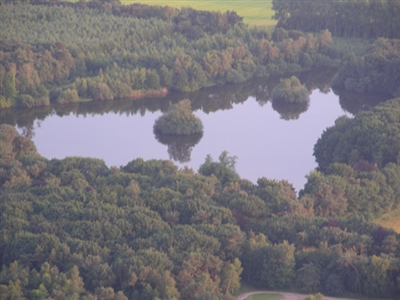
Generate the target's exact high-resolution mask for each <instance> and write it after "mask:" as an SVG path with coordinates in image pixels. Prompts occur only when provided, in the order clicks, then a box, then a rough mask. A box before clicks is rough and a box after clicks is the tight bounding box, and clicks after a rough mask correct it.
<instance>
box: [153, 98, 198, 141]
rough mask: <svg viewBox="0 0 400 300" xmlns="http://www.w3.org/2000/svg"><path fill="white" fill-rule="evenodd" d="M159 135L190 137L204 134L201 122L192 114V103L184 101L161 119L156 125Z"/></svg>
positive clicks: (175, 105) (174, 106) (155, 128)
mask: <svg viewBox="0 0 400 300" xmlns="http://www.w3.org/2000/svg"><path fill="white" fill-rule="evenodd" d="M154 132H155V133H157V134H176V135H190V134H195V133H201V132H203V124H202V123H201V120H200V119H199V118H198V117H196V116H195V115H194V114H193V113H192V108H191V105H190V101H189V100H188V99H185V100H182V101H180V102H179V103H177V104H174V105H172V106H171V108H170V109H169V110H168V111H167V112H166V113H164V114H163V115H162V116H161V117H159V118H158V119H157V120H156V122H155V124H154Z"/></svg>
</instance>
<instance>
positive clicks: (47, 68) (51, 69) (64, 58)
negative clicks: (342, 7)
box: [0, 1, 340, 107]
mask: <svg viewBox="0 0 400 300" xmlns="http://www.w3.org/2000/svg"><path fill="white" fill-rule="evenodd" d="M52 3H53V2H52ZM0 17H1V19H2V29H3V30H2V31H1V33H0V78H1V79H2V80H1V85H0V97H1V98H0V106H1V107H9V106H25V107H31V106H37V105H48V104H49V103H50V102H55V103H69V102H76V101H78V100H79V99H94V100H111V99H114V98H136V97H141V96H144V95H157V94H161V95H163V94H165V93H166V92H167V91H169V90H176V91H194V90H198V89H200V88H202V87H205V86H211V85H216V84H223V83H226V82H233V83H238V82H244V81H246V80H248V79H250V78H253V77H257V76H258V77H265V76H269V75H282V74H285V73H288V72H293V71H299V70H304V69H309V68H311V67H317V66H326V65H330V64H333V63H335V64H337V63H338V60H337V58H338V57H339V56H340V54H339V53H337V51H333V50H331V46H332V44H333V40H332V36H331V34H330V32H329V31H322V32H321V33H318V34H316V35H315V36H314V35H313V34H302V33H300V32H297V31H294V32H291V31H289V32H286V31H285V30H283V31H282V30H280V31H279V33H277V34H275V35H271V33H269V32H268V31H267V30H263V29H259V28H249V27H247V26H246V25H245V24H243V22H242V20H241V18H240V17H239V16H238V15H237V14H236V13H235V12H229V11H228V12H226V13H223V14H222V13H217V12H206V11H195V10H193V9H190V8H182V9H181V10H177V9H173V8H170V7H157V6H156V7H153V6H146V5H140V4H132V5H128V6H125V5H121V4H120V3H119V2H118V1H113V2H112V3H109V2H87V3H86V2H85V3H75V4H74V3H59V4H56V3H53V4H51V5H50V4H47V5H46V4H44V3H42V4H40V5H33V4H26V3H20V2H19V3H17V4H14V3H10V4H8V3H4V4H1V10H0Z"/></svg>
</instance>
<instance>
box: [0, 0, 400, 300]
mask: <svg viewBox="0 0 400 300" xmlns="http://www.w3.org/2000/svg"><path fill="white" fill-rule="evenodd" d="M273 5H274V9H275V10H276V16H275V17H276V18H277V19H278V21H279V22H278V27H277V28H276V29H275V30H274V31H273V32H269V31H266V30H264V29H260V28H249V27H247V26H246V25H245V24H243V22H242V19H241V17H239V16H238V15H237V14H236V13H235V12H229V11H228V12H226V13H219V12H206V11H196V10H193V9H190V8H182V9H180V10H178V9H174V8H171V7H161V6H147V5H142V4H132V5H122V4H121V3H120V1H108V0H107V1H78V2H76V3H72V2H69V3H67V2H62V1H57V0H49V1H45V0H41V1H36V0H31V1H29V0H27V1H20V2H18V3H14V1H8V0H0V19H1V27H2V30H1V31H0V108H6V107H10V106H23V107H32V106H41V107H35V108H31V109H30V110H24V111H18V112H17V113H13V111H12V110H11V109H2V110H1V111H0V118H1V119H2V124H1V125H0V212H1V218H0V236H1V239H0V261H1V271H0V299H55V298H57V299H93V300H94V299H119V300H124V299H137V300H139V299H140V300H157V299H163V300H164V299H165V300H173V299H185V300H214V299H215V300H218V299H224V300H228V299H234V296H233V295H234V294H235V293H236V292H237V291H238V289H239V288H240V286H241V283H242V282H247V283H251V284H253V285H255V286H257V287H259V288H260V289H273V290H277V289H289V288H290V289H294V290H297V291H301V292H304V293H317V292H321V293H323V294H326V295H332V296H343V295H350V296H351V295H353V296H355V295H356V296H364V297H371V298H374V299H376V298H390V299H399V298H400V244H399V241H398V240H399V239H400V235H399V234H397V233H396V232H394V231H393V230H391V229H387V228H383V227H381V226H378V225H376V224H375V223H373V221H374V220H375V219H376V218H378V217H379V216H381V215H383V214H384V213H387V212H389V211H390V210H392V209H394V208H397V207H399V205H400V203H399V202H400V121H399V120H400V98H395V99H391V100H389V101H386V102H384V103H382V104H380V105H378V106H376V107H374V108H372V109H368V110H365V108H368V107H366V106H365V104H366V103H373V106H374V105H375V104H376V102H377V101H376V99H375V100H374V99H373V100H371V101H369V100H368V101H367V100H365V99H364V98H363V99H362V100H360V102H361V105H359V106H356V105H355V104H354V101H353V100H348V99H350V97H347V95H348V94H346V93H345V94H341V95H345V96H342V97H341V99H340V101H341V103H343V105H344V106H345V107H348V110H349V111H352V112H357V115H356V116H355V117H354V118H348V117H341V118H339V119H337V120H336V122H335V125H334V126H332V127H330V128H327V129H326V130H325V131H324V132H323V133H322V135H321V137H320V138H319V139H318V141H317V142H316V144H315V147H314V156H315V158H316V161H317V163H318V168H317V169H316V170H314V171H311V172H310V173H309V174H308V175H307V183H306V184H305V186H304V189H303V190H301V191H300V192H299V195H296V193H295V190H294V188H293V186H292V185H291V184H290V183H289V182H287V181H285V180H282V181H277V180H270V179H267V178H265V177H263V178H259V179H258V180H257V182H256V183H252V182H251V181H249V180H247V179H244V178H241V177H240V174H238V173H237V172H236V169H235V165H236V161H237V157H235V156H230V155H229V153H228V152H226V151H224V152H222V153H221V155H220V156H219V157H218V159H215V158H212V157H211V156H207V157H206V158H205V161H204V163H203V164H202V165H201V166H200V168H199V169H198V170H192V169H190V168H188V167H185V168H183V169H178V167H177V166H176V165H174V164H173V162H171V161H170V160H149V161H144V160H143V159H141V158H135V159H133V160H132V161H130V162H128V163H127V164H126V165H124V166H120V167H116V166H113V167H108V166H107V165H106V164H105V163H104V161H103V160H100V159H94V158H82V157H67V158H65V159H51V160H49V159H46V158H44V157H42V156H41V155H40V154H39V153H38V152H37V150H36V147H35V145H34V143H33V142H32V140H31V139H30V138H31V137H32V136H33V135H34V132H33V123H34V121H35V120H36V119H39V120H40V119H44V118H46V117H47V116H49V115H51V114H54V113H57V114H59V115H60V116H62V115H64V114H69V113H71V112H73V113H76V114H81V115H87V114H89V113H93V111H96V112H99V113H102V112H104V111H108V110H113V111H115V112H119V113H125V114H136V113H141V114H144V113H146V111H147V110H149V111H156V110H162V111H164V112H165V114H164V117H165V119H162V118H160V119H159V121H158V123H163V122H164V123H165V122H167V121H168V122H169V123H168V122H167V123H168V126H170V127H171V128H174V129H176V128H179V126H178V125H179V124H178V123H177V122H175V121H176V120H175V119H177V117H176V116H177V115H183V116H185V117H187V121H188V122H192V123H193V124H195V125H196V126H195V127H196V130H194V132H197V134H195V135H188V139H187V140H186V141H185V142H184V143H183V144H179V145H177V144H176V143H175V141H174V140H171V137H170V134H169V133H170V131H168V132H167V134H165V132H163V131H162V130H161V129H160V128H161V127H162V129H165V128H166V126H165V125H163V126H160V128H159V127H157V125H156V126H155V127H154V130H155V133H156V138H157V139H158V140H159V141H160V142H161V143H164V144H167V145H169V150H168V151H171V153H170V154H171V157H174V156H175V157H176V158H177V160H180V161H187V160H188V159H190V151H189V150H190V147H192V146H193V145H195V144H196V143H198V141H199V140H200V139H201V137H202V126H201V124H197V123H196V122H197V121H196V119H194V118H193V115H192V114H191V110H194V109H203V110H204V111H206V112H210V111H215V110H217V109H230V108H231V107H232V103H241V102H243V101H245V100H246V98H247V97H248V96H249V95H254V96H255V98H256V101H258V103H259V104H260V105H264V104H265V103H267V102H268V101H272V107H273V108H274V109H275V110H277V111H278V112H279V113H280V114H281V116H282V117H283V118H287V119H291V118H296V117H298V115H299V114H300V113H301V112H302V111H304V110H306V109H307V107H308V102H307V97H306V101H305V103H301V104H298V105H297V104H292V105H295V106H291V107H290V108H288V107H287V106H281V104H280V103H279V101H273V100H271V96H272V93H271V94H270V93H269V92H268V89H267V87H264V86H262V85H259V86H258V89H256V90H257V92H255V93H254V88H253V87H251V84H250V83H249V84H248V85H246V84H243V85H239V84H237V83H241V82H245V81H247V80H248V79H250V78H255V77H266V76H271V75H277V76H283V75H286V74H289V73H291V74H292V73H293V72H298V71H304V70H309V69H311V68H316V67H324V68H326V67H327V66H332V65H333V66H338V67H339V69H338V71H337V73H336V75H335V76H334V78H333V80H332V84H333V87H334V88H335V89H336V91H338V92H337V93H341V91H340V90H347V92H348V93H353V92H354V91H356V92H383V93H385V94H386V95H387V96H388V97H398V96H400V90H399V83H400V77H399V76H400V75H399V69H400V64H399V62H400V56H399V55H400V47H399V40H396V39H391V40H390V39H389V38H399V36H398V33H399V32H400V29H399V28H398V26H399V24H398V22H395V21H394V20H397V19H398V18H399V17H398V16H399V13H400V10H399V9H400V8H399V2H398V1H379V2H373V1H372V2H371V1H357V2H351V1H346V2H343V1H325V2H316V1H303V2H301V3H300V2H298V1H282V0H274V1H273ZM360 8H362V9H360ZM354 11H357V13H355V14H352V18H349V17H348V15H347V14H348V12H354ZM316 16H317V17H316ZM327 28H328V29H329V30H326V29H327ZM298 30H305V31H313V32H314V33H313V34H312V33H303V32H301V31H298ZM315 32H318V33H315ZM332 34H333V36H334V37H332ZM335 36H345V37H361V38H374V39H375V38H377V39H376V40H375V41H371V42H370V43H369V42H368V44H369V45H368V46H367V47H365V49H363V50H361V51H353V53H346V52H348V49H350V48H349V47H347V46H343V44H342V45H341V44H340V40H338V39H335ZM353 41H354V40H352V41H351V42H353ZM339 65H340V66H339ZM326 69H327V68H326ZM335 72H336V70H335ZM328 73H331V72H328ZM319 74H321V75H320V77H324V76H323V75H324V74H323V73H319ZM301 75H302V74H301V73H300V75H299V77H301ZM303 75H304V73H303ZM327 77H329V76H327ZM329 78H330V77H329ZM319 79H320V80H321V78H319ZM300 82H303V83H305V84H304V85H305V86H306V87H307V89H308V90H307V89H306V88H304V86H302V85H301V84H300ZM225 83H234V84H237V86H236V90H234V92H232V93H229V92H225V93H222V92H216V93H214V97H213V98H210V97H208V94H207V96H206V97H205V96H204V95H205V94H202V92H201V91H199V92H198V94H192V95H193V97H194V99H192V101H188V100H185V101H182V102H179V103H178V101H179V100H182V99H185V98H187V94H185V93H180V94H177V95H179V96H177V98H180V99H174V101H172V102H173V103H177V104H175V105H172V106H171V105H170V104H172V103H167V102H166V101H157V100H155V99H152V100H149V99H141V100H135V102H134V104H133V105H132V101H133V100H134V99H136V98H141V97H143V96H146V95H147V96H148V95H165V94H167V93H168V91H180V92H191V91H195V90H199V89H201V88H203V87H208V86H214V85H219V84H225ZM276 84H277V86H278V87H279V85H278V80H277V81H276ZM281 85H282V86H283V87H286V88H287V89H289V88H290V87H291V86H292V85H293V86H294V87H295V88H298V89H300V88H302V91H303V94H304V96H306V94H307V93H309V91H310V90H311V88H312V87H315V86H317V87H319V88H320V90H321V91H322V92H326V90H328V89H329V86H330V85H327V84H326V83H325V82H322V81H321V82H318V81H307V80H301V81H299V80H298V79H297V78H295V77H292V79H287V80H286V81H285V80H283V81H282V82H281ZM250 87H251V88H250ZM277 91H278V92H279V90H278V88H277ZM278 92H276V93H277V94H278ZM283 92H285V90H283V91H282V90H281V91H280V94H282V93H283ZM196 95H197V96H196ZM118 98H126V99H127V100H129V101H130V102H129V101H128V102H123V101H118V102H117V101H115V102H113V101H101V102H97V103H89V102H88V100H112V99H118ZM301 98H302V99H303V98H304V97H301ZM167 99H168V98H167ZM204 99H207V101H206V100H204ZM163 100H165V99H163ZM71 102H74V103H71ZM65 103H70V105H69V106H65V105H63V104H65ZM49 104H52V106H51V107H50V106H49ZM359 107H361V108H359ZM364 110H365V111H364ZM171 120H172V121H174V122H171ZM4 123H8V124H9V125H6V124H4ZM10 124H11V125H10ZM17 124H18V125H21V126H24V131H25V132H24V133H23V134H19V133H18V132H17V130H16V129H15V128H14V125H17ZM177 124H178V125H177ZM185 127H186V126H185ZM175 132H176V130H175ZM180 133H181V132H180ZM184 134H185V133H184ZM188 149H189V150H188ZM187 153H189V158H188V155H187Z"/></svg>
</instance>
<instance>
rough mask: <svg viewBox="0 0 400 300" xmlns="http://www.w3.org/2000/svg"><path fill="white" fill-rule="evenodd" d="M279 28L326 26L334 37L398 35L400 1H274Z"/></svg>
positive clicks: (312, 28)
mask: <svg viewBox="0 0 400 300" xmlns="http://www.w3.org/2000/svg"><path fill="white" fill-rule="evenodd" d="M272 8H273V10H275V15H274V17H273V18H274V19H275V20H278V24H277V26H278V27H282V28H285V29H295V30H302V31H307V32H318V31H320V30H324V29H328V30H329V31H330V32H332V34H333V35H335V36H342V37H358V38H367V39H370V38H378V37H386V38H400V24H399V22H398V20H399V19H400V2H399V1H392V0H382V1H369V0H360V1H337V0H327V1H315V0H305V1H297V0H273V1H272Z"/></svg>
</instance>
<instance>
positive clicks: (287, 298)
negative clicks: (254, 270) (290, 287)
mask: <svg viewBox="0 0 400 300" xmlns="http://www.w3.org/2000/svg"><path fill="white" fill-rule="evenodd" d="M255 295H257V296H258V298H253V297H254V296H255ZM260 296H265V298H260ZM269 296H272V298H271V297H269ZM279 296H280V297H279ZM306 297H307V296H306V295H301V294H294V293H280V292H265V291H258V292H249V293H245V294H242V295H240V296H238V297H237V300H262V299H268V300H304V299H305V298H306ZM324 300H352V299H347V298H332V297H325V296H324ZM353 300H354V299H353Z"/></svg>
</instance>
